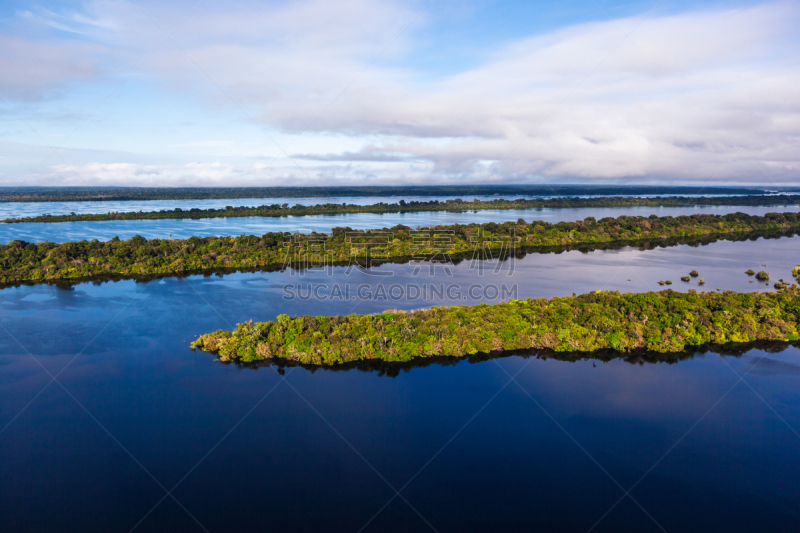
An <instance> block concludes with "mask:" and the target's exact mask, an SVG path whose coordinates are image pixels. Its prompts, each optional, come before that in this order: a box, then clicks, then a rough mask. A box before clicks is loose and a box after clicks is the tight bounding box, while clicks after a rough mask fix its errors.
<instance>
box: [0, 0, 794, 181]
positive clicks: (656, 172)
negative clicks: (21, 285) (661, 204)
mask: <svg viewBox="0 0 800 533" xmlns="http://www.w3.org/2000/svg"><path fill="white" fill-rule="evenodd" d="M142 6H143V8H144V11H140V10H136V9H135V7H134V8H132V7H131V6H130V5H124V6H123V5H121V4H117V3H107V2H98V3H94V4H89V5H88V6H87V7H85V8H84V9H83V11H78V10H75V11H74V12H64V13H60V14H56V13H52V12H50V11H45V10H39V11H36V10H31V11H28V12H25V13H22V14H18V17H20V18H22V19H24V20H26V21H28V23H29V24H30V25H32V26H38V27H40V28H42V32H44V35H46V36H47V38H39V39H35V38H33V37H31V36H19V35H0V44H3V45H4V46H0V50H4V51H3V52H0V73H2V74H0V94H2V95H3V96H4V98H6V99H10V100H12V101H18V102H27V103H26V104H25V105H26V106H27V107H31V106H33V105H34V104H33V103H32V102H37V101H43V100H47V99H57V98H63V96H60V95H63V93H64V92H65V91H69V90H70V89H69V88H70V87H75V86H80V85H81V84H88V83H91V82H92V80H99V79H104V77H105V78H107V77H109V76H112V74H114V73H115V74H116V75H117V76H122V75H124V74H125V73H127V72H129V71H130V69H133V68H134V67H136V66H137V64H138V63H140V62H141V61H142V58H143V57H145V56H146V55H147V54H151V55H150V56H148V59H147V60H146V61H144V62H143V63H141V66H139V68H138V70H137V73H139V74H141V76H143V77H144V80H145V82H146V83H147V84H148V86H149V87H150V88H151V89H152V90H153V91H154V92H158V93H163V94H171V95H185V96H186V98H187V100H188V101H189V102H191V105H193V106H196V107H197V108H198V109H206V110H212V111H213V112H215V113H223V114H228V115H229V116H230V117H231V120H232V121H239V122H240V127H241V128H250V129H251V130H253V131H252V132H251V134H252V135H253V136H254V137H259V139H258V140H259V141H265V142H266V141H267V139H265V136H268V137H269V139H272V140H274V139H280V140H277V141H276V143H277V145H279V147H280V149H278V148H277V147H273V148H274V149H273V152H274V154H273V155H271V156H266V155H265V154H264V153H261V152H258V151H255V150H254V151H252V152H246V153H244V152H243V153H238V154H237V156H236V157H235V158H234V157H231V156H230V154H227V155H226V153H223V152H222V151H218V152H215V150H222V149H230V148H231V145H232V144H236V143H233V141H217V140H214V141H210V140H200V139H198V137H202V138H205V139H219V136H218V135H215V134H214V133H215V132H214V128H213V126H210V125H209V126H204V125H202V124H200V125H198V126H197V129H196V131H195V133H197V137H195V138H186V136H185V134H181V135H176V136H175V138H172V139H170V142H169V143H168V144H166V145H165V146H169V147H182V148H187V149H190V148H194V149H196V150H198V151H197V152H195V153H193V154H192V156H191V157H188V158H187V157H186V156H181V155H175V156H174V160H173V161H170V162H167V163H163V162H162V163H158V164H148V163H147V162H146V154H140V157H138V158H137V159H138V160H139V161H136V162H134V161H130V160H128V161H112V162H108V161H105V162H98V161H96V160H80V158H78V160H76V161H74V162H73V161H69V163H70V164H69V165H64V164H61V162H59V161H55V160H52V161H51V162H52V164H49V165H44V166H43V167H42V168H41V169H40V170H39V171H37V172H36V174H35V176H33V177H32V179H33V180H39V181H41V182H48V183H56V182H58V181H59V180H60V179H61V180H64V179H72V180H73V181H74V176H72V177H69V174H70V172H71V170H70V168H71V169H73V170H74V171H75V172H77V173H78V174H80V176H81V177H82V179H83V180H85V182H88V183H92V184H98V185H100V184H102V185H111V184H126V185H138V184H142V185H152V184H164V185H166V184H169V185H187V184H198V185H200V184H202V185H223V184H225V185H228V184H240V185H245V184H251V185H256V184H258V185H263V184H265V183H276V184H277V183H284V182H286V183H285V184H289V183H288V182H291V183H292V184H308V185H314V184H319V183H362V184H363V183H404V182H408V183H437V182H439V183H445V182H447V183H452V182H482V181H483V182H486V181H505V182H509V183H510V182H515V183H519V182H525V181H542V180H562V181H573V182H574V181H579V180H622V181H625V180H628V181H636V182H642V181H654V182H659V183H662V182H663V181H664V180H669V181H672V182H676V183H678V182H680V183H714V182H720V183H721V182H726V183H733V182H737V183H754V184H755V183H758V184H767V183H772V184H780V183H784V184H800V150H798V148H800V142H798V141H800V98H798V87H800V46H798V44H800V43H798V41H799V40H800V39H798V37H797V35H798V32H797V29H798V26H799V25H798V22H800V16H799V15H800V13H799V12H798V9H797V8H796V7H795V6H794V5H792V4H784V3H779V4H763V5H755V6H752V7H747V8H736V9H724V8H717V9H714V10H707V11H695V12H684V13H679V14H660V13H655V12H654V13H649V14H645V13H642V14H640V15H638V16H634V17H629V18H620V19H609V18H605V19H603V20H601V21H597V22H591V23H582V24H576V25H571V26H565V27H560V28H555V29H553V30H551V31H549V32H547V33H543V34H538V35H531V36H529V37H526V38H522V39H517V40H515V41H511V42H502V43H496V44H495V46H494V47H493V48H491V49H487V50H485V51H484V52H483V53H482V54H481V55H480V57H476V58H475V59H474V61H473V62H472V64H471V65H469V66H468V67H467V68H464V69H463V70H462V71H460V72H456V73H450V74H448V75H441V74H440V73H438V72H436V71H435V70H431V69H429V68H425V67H424V66H423V65H422V64H421V63H420V62H419V61H416V59H418V58H419V56H420V54H423V53H425V51H426V50H429V48H430V46H431V44H430V42H429V39H427V40H426V39H423V38H422V37H421V36H420V35H421V33H420V32H422V30H425V31H428V32H430V31H434V32H435V29H436V27H437V25H439V24H444V23H446V22H444V21H441V20H436V19H435V17H433V16H430V15H429V14H428V13H427V12H423V13H420V9H421V7H422V6H423V4H405V3H398V2H389V1H385V0H384V1H359V0H350V1H348V2H344V3H339V2H337V3H335V4H334V3H330V2H323V1H317V0H311V1H304V2H292V3H289V4H281V5H279V6H277V7H269V6H262V5H260V4H259V5H256V4H236V5H228V6H226V9H225V11H214V10H213V9H214V8H212V7H210V6H201V7H200V8H198V9H197V11H195V12H193V13H191V15H190V16H189V17H188V18H185V17H186V15H187V14H188V13H189V12H190V11H191V9H192V8H193V7H195V6H194V5H192V6H189V5H182V6H171V7H163V6H161V7H160V6H156V5H150V4H142ZM184 18H185V20H184ZM182 21H183V22H182ZM176 26H177V29H176V30H175V32H174V34H173V35H172V37H173V38H174V40H175V43H176V44H175V43H172V42H171V41H170V40H166V41H165V42H164V43H163V44H162V45H161V46H160V47H159V48H158V49H157V52H156V53H152V50H153V48H154V47H155V46H157V45H158V44H159V43H160V42H161V41H163V40H164V39H165V35H164V33H162V32H161V30H160V29H159V27H160V28H163V29H164V30H165V31H166V32H170V31H172V30H173V28H175V27H176ZM406 27H407V29H405V30H404V28H406ZM45 29H47V30H45ZM51 31H55V32H56V33H57V34H52V33H49V32H51ZM63 34H69V35H70V38H69V39H67V38H65V37H63ZM59 35H62V36H60V37H59ZM426 47H427V48H426ZM110 73H112V74H110ZM139 74H137V75H139ZM143 112H144V113H147V110H146V109H145V110H143ZM151 120H153V121H158V120H159V116H158V113H154V114H153V116H152V118H151ZM252 122H255V123H257V125H258V127H257V128H255V127H254V124H252ZM91 127H92V124H91V123H87V124H86V125H83V126H81V128H91ZM258 130H261V131H258ZM298 136H299V137H298ZM124 141H125V139H124V136H121V138H120V139H119V143H120V144H119V145H118V148H119V149H120V150H123V149H125V146H124ZM83 148H86V149H91V148H93V147H92V146H84V147H83ZM182 158H183V159H182ZM159 159H161V157H160V158H159ZM38 162H39V161H34V160H33V159H32V160H31V161H30V162H29V163H28V164H29V166H30V168H33V167H34V166H35V165H36V164H37V163H38ZM68 167H70V168H68ZM0 169H2V165H1V164H0ZM73 174H74V172H73ZM3 178H4V179H5V180H6V182H7V184H11V183H10V182H9V180H10V178H9V170H5V171H3Z"/></svg>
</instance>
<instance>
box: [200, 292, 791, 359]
mask: <svg viewBox="0 0 800 533" xmlns="http://www.w3.org/2000/svg"><path fill="white" fill-rule="evenodd" d="M799 321H800V289H798V287H797V286H796V285H793V286H787V287H786V288H785V289H783V290H781V291H778V292H771V293H758V292H754V293H736V292H731V291H726V292H724V293H706V292H700V293H698V292H696V291H693V290H692V291H689V293H680V292H675V291H672V290H665V291H661V292H647V293H640V294H620V293H619V292H605V291H597V292H594V293H589V294H583V295H580V296H572V297H564V298H550V299H545V298H540V299H528V300H512V301H510V302H508V303H500V304H495V305H487V304H480V305H476V306H472V307H468V306H455V307H434V308H432V309H427V310H417V311H412V312H403V311H387V312H384V313H382V314H376V315H355V314H353V315H348V316H331V317H325V316H316V317H314V316H299V317H294V318H291V317H289V316H287V315H279V316H278V317H277V320H276V321H269V322H258V323H254V322H253V321H248V322H245V323H242V324H238V325H237V328H236V330H234V331H232V332H231V331H226V330H220V331H216V332H214V333H209V334H206V335H202V336H201V337H199V338H198V339H197V340H196V341H194V343H192V347H193V348H199V349H201V350H204V351H208V352H213V353H216V354H218V356H219V358H220V359H221V360H226V361H241V362H251V361H259V360H265V359H283V360H289V361H294V362H297V363H301V364H308V365H337V364H342V363H348V362H354V361H359V360H372V359H379V360H384V361H410V360H412V359H414V358H420V357H441V356H445V357H462V356H465V355H471V354H476V353H485V352H500V351H512V350H528V349H534V350H537V349H547V350H551V351H553V352H595V351H600V350H610V351H614V352H629V351H632V350H633V351H636V350H646V351H650V352H659V353H673V352H681V351H684V350H685V349H686V348H687V347H697V346H702V345H707V344H718V345H725V344H729V343H744V342H754V341H798V340H800V334H798V322H799Z"/></svg>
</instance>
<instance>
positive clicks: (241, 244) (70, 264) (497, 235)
mask: <svg viewBox="0 0 800 533" xmlns="http://www.w3.org/2000/svg"><path fill="white" fill-rule="evenodd" d="M798 232H800V214H797V213H769V214H767V215H765V216H763V217H762V216H751V215H746V214H743V213H734V214H728V215H723V216H718V215H703V214H697V215H691V216H680V217H657V216H655V215H651V216H650V217H631V216H621V217H618V218H610V217H608V218H603V219H601V220H599V221H597V220H595V219H594V218H592V217H588V218H586V219H585V220H582V221H577V222H559V223H555V224H552V223H548V222H541V221H534V222H532V223H528V222H526V221H525V220H523V219H519V220H518V221H516V222H505V223H502V224H497V223H494V222H489V223H486V224H467V225H463V224H454V225H450V226H437V227H435V228H425V229H422V230H420V229H417V230H415V229H412V228H410V227H408V226H404V225H397V226H394V227H392V228H384V229H380V230H368V231H356V230H353V229H351V228H347V227H345V228H334V229H333V231H332V232H331V234H317V233H311V234H290V233H266V234H265V235H263V236H261V237H259V236H255V235H242V236H240V237H205V238H202V237H190V238H188V239H175V240H172V239H152V240H149V241H148V240H147V239H145V238H144V237H141V236H138V235H137V236H135V237H133V238H131V239H128V240H120V239H119V238H116V237H115V238H114V239H112V240H110V241H108V242H100V241H98V240H96V239H93V240H91V241H86V240H82V241H78V242H65V243H61V244H54V243H50V242H40V243H27V242H24V241H19V240H16V241H10V242H9V243H8V244H6V245H1V246H0V283H2V284H14V283H20V282H41V281H57V280H70V279H76V280H77V279H80V280H83V279H104V278H108V277H113V276H119V277H134V278H136V277H142V278H146V277H154V276H162V275H185V274H190V273H196V272H203V271H205V272H209V271H231V270H237V269H239V270H255V269H270V268H276V267H282V266H297V267H303V266H305V265H312V264H315V265H317V264H325V265H342V264H348V263H350V262H352V261H354V260H360V261H365V260H366V261H368V260H369V259H370V258H373V259H375V260H377V261H378V262H405V261H408V260H409V258H437V257H438V258H439V259H442V258H444V256H445V255H449V256H451V257H453V256H455V257H463V256H466V255H470V254H471V255H472V256H473V257H476V258H482V257H483V255H482V254H491V255H492V256H493V257H497V256H503V255H505V256H508V255H510V254H520V253H525V252H536V251H539V250H541V251H551V250H553V249H557V248H564V247H586V246H589V247H602V246H609V245H624V244H637V245H642V246H650V245H652V244H653V243H670V244H676V243H681V242H685V243H695V242H698V241H700V242H702V241H703V240H709V239H731V240H738V239H743V238H755V237H757V236H776V235H793V234H796V233H798ZM476 254H477V255H476Z"/></svg>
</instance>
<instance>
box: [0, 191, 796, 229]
mask: <svg viewBox="0 0 800 533" xmlns="http://www.w3.org/2000/svg"><path fill="white" fill-rule="evenodd" d="M688 205H691V206H693V205H715V206H723V205H734V206H737V205H741V206H752V205H769V206H778V205H782V206H785V205H800V195H779V196H755V195H746V196H717V197H708V196H704V197H686V196H667V197H653V198H641V197H636V196H627V197H621V196H599V197H591V198H581V197H562V198H545V199H523V198H519V199H516V200H505V199H503V198H498V199H494V200H478V199H474V200H471V201H464V200H461V199H454V200H446V201H440V200H430V201H427V202H426V201H416V200H414V201H409V202H406V201H405V200H399V201H398V202H397V203H393V204H388V203H385V202H379V203H376V204H371V205H354V204H347V203H341V204H333V203H328V204H317V205H302V204H296V205H293V206H289V204H272V205H262V206H256V207H247V206H243V207H234V206H227V207H225V208H221V209H214V208H210V209H200V208H193V209H182V208H176V209H172V210H161V211H147V212H143V211H138V212H128V213H124V212H111V213H87V214H75V213H72V214H69V215H39V216H35V217H24V218H7V219H5V220H2V221H0V222H4V223H17V222H51V223H52V222H83V221H89V222H91V221H104V220H156V219H182V218H189V219H200V218H221V217H287V216H293V217H299V216H308V215H344V214H351V213H414V212H421V211H453V212H459V211H480V210H487V209H559V208H580V207H680V206H688Z"/></svg>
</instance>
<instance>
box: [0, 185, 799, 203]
mask: <svg viewBox="0 0 800 533" xmlns="http://www.w3.org/2000/svg"><path fill="white" fill-rule="evenodd" d="M784 190H792V191H793V190H795V188H789V189H784ZM700 192H705V193H706V194H741V195H745V194H766V193H767V191H765V190H764V189H757V188H752V187H676V186H671V185H670V186H652V185H644V186H636V185H500V184H491V185H400V186H382V185H378V186H375V185H367V186H358V187H348V186H344V187H342V186H336V187H0V201H5V202H81V201H127V200H213V199H233V198H320V197H327V198H334V197H340V198H341V197H346V196H351V197H353V196H360V197H370V196H372V197H374V196H399V197H402V196H470V195H476V196H493V195H498V196H499V195H505V196H524V195H530V196H564V195H589V194H591V195H611V194H614V195H619V196H623V195H633V194H649V195H654V194H699V193H700Z"/></svg>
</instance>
